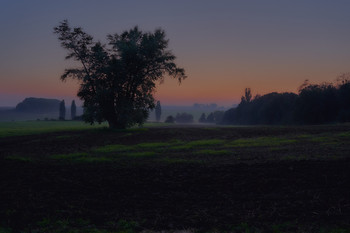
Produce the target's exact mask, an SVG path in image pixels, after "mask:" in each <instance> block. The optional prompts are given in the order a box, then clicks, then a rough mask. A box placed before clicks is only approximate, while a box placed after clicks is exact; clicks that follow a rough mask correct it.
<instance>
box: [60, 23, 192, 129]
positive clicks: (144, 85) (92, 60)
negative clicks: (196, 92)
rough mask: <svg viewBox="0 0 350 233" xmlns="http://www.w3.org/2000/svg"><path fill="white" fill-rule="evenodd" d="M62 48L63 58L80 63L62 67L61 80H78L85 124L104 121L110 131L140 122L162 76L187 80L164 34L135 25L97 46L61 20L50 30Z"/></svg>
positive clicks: (158, 30)
mask: <svg viewBox="0 0 350 233" xmlns="http://www.w3.org/2000/svg"><path fill="white" fill-rule="evenodd" d="M54 32H55V33H56V34H57V35H58V39H59V40H60V41H61V46H62V47H63V48H65V49H67V50H68V55H67V56H66V59H74V60H76V61H79V62H80V63H81V65H82V66H81V67H80V68H73V69H66V70H65V72H64V73H63V75H62V76H61V79H62V80H63V81H64V80H66V79H67V78H73V79H77V80H79V82H80V88H79V91H78V96H79V97H80V98H81V99H82V100H83V102H84V104H83V107H84V115H83V118H84V120H85V121H87V122H90V123H91V124H92V123H94V122H99V123H101V122H102V121H105V120H106V121H107V122H108V124H109V126H110V128H126V127H130V126H132V125H134V124H142V123H144V121H145V120H146V119H147V117H148V114H149V110H150V109H153V108H154V107H155V103H154V102H155V100H154V97H153V93H154V91H155V87H156V82H162V81H163V80H164V77H165V75H169V76H171V77H173V78H177V79H178V81H179V82H181V80H183V79H184V78H186V76H185V71H184V69H182V68H179V67H178V66H177V65H176V64H175V63H174V61H175V56H174V55H173V53H172V52H171V51H169V50H167V48H168V40H167V39H166V37H165V32H164V31H163V30H161V29H157V30H155V31H154V32H142V31H141V30H140V29H139V28H138V27H134V28H132V29H131V30H128V31H124V32H122V33H121V34H114V35H109V36H108V37H107V39H108V44H107V45H105V44H101V43H100V42H95V41H94V40H93V37H92V36H90V35H88V34H87V33H85V32H84V31H83V30H82V29H81V28H79V27H78V28H71V27H70V26H69V24H68V21H67V20H65V21H63V22H61V23H60V25H59V26H57V27H55V28H54Z"/></svg>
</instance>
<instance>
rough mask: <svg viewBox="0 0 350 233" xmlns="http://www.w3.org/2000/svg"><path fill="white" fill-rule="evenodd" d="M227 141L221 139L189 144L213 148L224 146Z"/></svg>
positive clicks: (197, 141) (190, 144)
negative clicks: (214, 146)
mask: <svg viewBox="0 0 350 233" xmlns="http://www.w3.org/2000/svg"><path fill="white" fill-rule="evenodd" d="M224 143H225V140H221V139H209V140H196V141H191V142H189V143H187V145H189V146H192V147H194V146H213V145H221V144H224Z"/></svg>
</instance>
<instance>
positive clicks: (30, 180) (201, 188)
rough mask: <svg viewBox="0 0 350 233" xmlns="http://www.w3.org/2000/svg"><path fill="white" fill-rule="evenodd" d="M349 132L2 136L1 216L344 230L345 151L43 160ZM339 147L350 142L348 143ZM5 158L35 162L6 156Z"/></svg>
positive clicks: (349, 191)
mask: <svg viewBox="0 0 350 233" xmlns="http://www.w3.org/2000/svg"><path fill="white" fill-rule="evenodd" d="M349 130H350V128H349V126H341V125H340V126H322V127H320V126H313V127H268V128H267V127H251V128H243V127H242V128H213V129H209V128H208V129H206V128H149V129H148V130H135V131H132V133H130V131H109V130H94V131H85V132H62V133H50V134H41V135H32V136H19V137H9V138H2V139H0V171H1V177H0V182H1V183H0V223H1V225H3V226H4V227H10V228H12V229H13V230H15V231H19V230H22V229H25V228H30V227H31V226H34V225H35V224H37V223H38V222H39V221H41V220H43V219H52V220H59V219H68V220H78V219H86V220H89V221H90V222H91V223H93V224H95V225H96V226H100V227H102V228H105V227H106V228H108V227H110V225H108V224H107V223H108V222H118V221H119V220H121V219H123V220H127V221H136V222H138V223H139V225H140V228H139V229H140V230H142V229H153V230H164V229H203V230H210V229H214V228H215V229H232V227H233V226H237V225H239V224H242V223H247V224H248V225H251V226H256V227H257V228H259V229H267V230H266V231H269V230H268V229H269V227H271V226H272V225H276V224H277V225H278V224H285V223H291V225H290V228H291V229H289V230H291V231H293V229H294V230H296V229H297V228H298V227H299V226H304V227H306V228H307V227H309V228H310V229H312V228H313V227H319V226H339V227H344V228H349V227H350V157H349V158H342V159H338V160H336V159H334V160H304V161H293V160H291V161H268V162H266V161H265V162H262V161H257V162H256V163H249V164H245V163H241V164H240V163H238V164H229V163H228V164H222V163H215V161H214V162H213V163H212V164H209V165H208V164H200V163H198V164H190V163H188V164H186V163H183V164H147V165H145V166H139V165H137V166H125V167H123V166H120V165H117V164H115V163H59V162H55V161H52V160H47V159H45V156H46V155H49V154H53V153H55V154H59V153H72V152H77V151H87V150H89V149H91V148H93V147H96V146H101V145H106V144H111V143H114V144H135V143H140V142H159V141H169V140H172V139H181V140H184V141H191V140H198V139H212V138H219V139H220V138H221V139H233V138H241V137H257V136H272V135H274V136H285V135H298V134H304V133H307V134H322V133H328V134H329V133H332V132H334V133H338V132H346V131H349ZM62 135H63V136H64V137H61V138H60V136H62ZM349 144H350V142H349ZM308 146H310V145H308ZM343 147H344V146H343ZM345 147H346V148H348V149H349V147H350V145H345ZM312 149H313V150H315V151H317V150H318V148H312ZM334 150H337V148H334ZM343 150H344V148H343ZM345 151H346V150H345ZM347 151H349V150H347ZM251 153H253V152H251ZM257 153H258V152H257ZM8 155H26V156H28V157H35V158H39V159H37V160H35V161H34V162H28V161H17V160H9V159H6V156H8Z"/></svg>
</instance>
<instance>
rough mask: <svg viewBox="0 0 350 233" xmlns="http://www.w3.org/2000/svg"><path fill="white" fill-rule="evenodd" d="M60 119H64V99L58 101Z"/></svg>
mask: <svg viewBox="0 0 350 233" xmlns="http://www.w3.org/2000/svg"><path fill="white" fill-rule="evenodd" d="M59 119H60V120H65V119H66V106H65V103H64V100H62V101H61V103H60V116H59Z"/></svg>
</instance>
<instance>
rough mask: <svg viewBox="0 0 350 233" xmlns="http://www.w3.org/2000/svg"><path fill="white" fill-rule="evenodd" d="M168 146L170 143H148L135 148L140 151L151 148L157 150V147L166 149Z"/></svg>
mask: <svg viewBox="0 0 350 233" xmlns="http://www.w3.org/2000/svg"><path fill="white" fill-rule="evenodd" d="M170 145H171V143H167V142H150V143H140V144H137V145H135V146H137V147H139V148H142V149H153V148H159V147H166V146H170Z"/></svg>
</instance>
